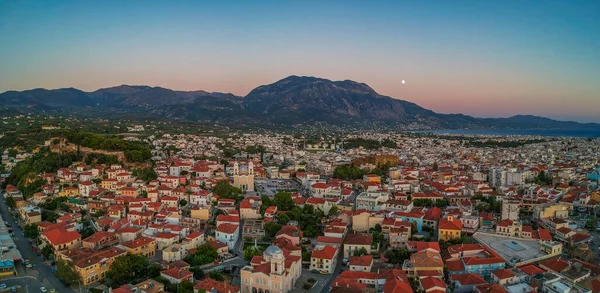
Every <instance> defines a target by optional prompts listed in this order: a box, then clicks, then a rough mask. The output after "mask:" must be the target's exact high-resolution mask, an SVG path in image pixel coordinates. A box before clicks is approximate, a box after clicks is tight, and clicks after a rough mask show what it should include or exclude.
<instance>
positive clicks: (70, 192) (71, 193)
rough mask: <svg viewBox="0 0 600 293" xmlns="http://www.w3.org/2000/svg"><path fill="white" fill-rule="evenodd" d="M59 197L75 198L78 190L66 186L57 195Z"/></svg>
mask: <svg viewBox="0 0 600 293" xmlns="http://www.w3.org/2000/svg"><path fill="white" fill-rule="evenodd" d="M58 196H60V197H77V196H79V189H78V188H77V187H72V186H68V187H65V188H63V190H62V191H61V192H59V193H58Z"/></svg>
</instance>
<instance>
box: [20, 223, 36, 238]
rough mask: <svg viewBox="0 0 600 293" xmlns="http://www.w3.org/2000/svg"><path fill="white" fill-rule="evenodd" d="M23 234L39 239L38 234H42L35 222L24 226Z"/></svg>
mask: <svg viewBox="0 0 600 293" xmlns="http://www.w3.org/2000/svg"><path fill="white" fill-rule="evenodd" d="M23 235H25V237H27V238H31V239H37V238H38V236H39V235H40V232H39V230H38V225H37V224H35V223H33V224H27V225H25V226H23Z"/></svg>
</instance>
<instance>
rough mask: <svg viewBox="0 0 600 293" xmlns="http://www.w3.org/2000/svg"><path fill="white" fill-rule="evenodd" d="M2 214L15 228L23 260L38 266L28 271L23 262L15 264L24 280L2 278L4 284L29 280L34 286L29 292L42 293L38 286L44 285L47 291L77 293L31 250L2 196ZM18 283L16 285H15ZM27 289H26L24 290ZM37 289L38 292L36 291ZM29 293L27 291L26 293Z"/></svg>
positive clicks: (31, 286) (0, 208)
mask: <svg viewBox="0 0 600 293" xmlns="http://www.w3.org/2000/svg"><path fill="white" fill-rule="evenodd" d="M0 214H1V215H2V219H4V221H6V222H8V223H9V224H10V225H11V227H12V228H13V231H14V233H15V237H13V240H14V242H15V245H16V246H17V248H18V249H19V251H20V252H21V255H22V256H23V259H29V260H32V263H34V264H35V265H36V268H35V269H27V268H25V267H24V266H23V264H22V263H21V262H15V266H16V269H17V272H18V273H19V276H18V277H23V278H22V279H18V278H14V277H13V278H2V282H5V280H6V284H7V285H8V284H9V281H10V282H19V281H21V282H22V281H23V280H27V282H28V283H29V281H32V284H29V285H30V286H29V287H28V288H26V289H28V290H29V292H35V293H37V292H40V291H39V288H40V287H41V286H38V284H43V286H45V287H46V289H51V288H54V289H56V292H61V293H63V292H64V293H75V291H73V290H72V289H69V288H67V287H65V286H64V285H63V284H62V283H61V282H60V281H59V280H58V278H56V276H54V274H53V273H52V268H51V267H50V266H49V265H47V264H45V263H43V262H42V261H41V259H40V257H39V256H37V255H35V253H33V251H32V250H31V248H32V247H31V245H30V244H29V243H28V242H27V239H26V238H25V237H24V236H23V232H22V231H21V228H20V227H19V226H18V225H17V223H15V221H14V219H13V217H12V215H10V214H9V212H8V207H7V206H6V203H5V202H4V196H3V195H2V196H1V199H0ZM27 277H33V278H37V281H38V284H34V282H33V279H31V278H27ZM16 284H18V283H15V285H16ZM24 289H25V288H24ZM36 289H37V291H36ZM25 292H26V293H27V291H25Z"/></svg>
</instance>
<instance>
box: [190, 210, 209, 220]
mask: <svg viewBox="0 0 600 293" xmlns="http://www.w3.org/2000/svg"><path fill="white" fill-rule="evenodd" d="M190 216H191V217H192V219H200V220H204V221H208V219H209V218H210V212H209V209H208V208H201V207H194V208H192V210H191V214H190Z"/></svg>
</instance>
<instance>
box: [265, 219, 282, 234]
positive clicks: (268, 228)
mask: <svg viewBox="0 0 600 293" xmlns="http://www.w3.org/2000/svg"><path fill="white" fill-rule="evenodd" d="M279 230H281V225H280V224H277V223H275V222H273V221H270V222H267V223H266V224H265V234H266V235H267V236H269V237H275V234H277V232H279Z"/></svg>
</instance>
